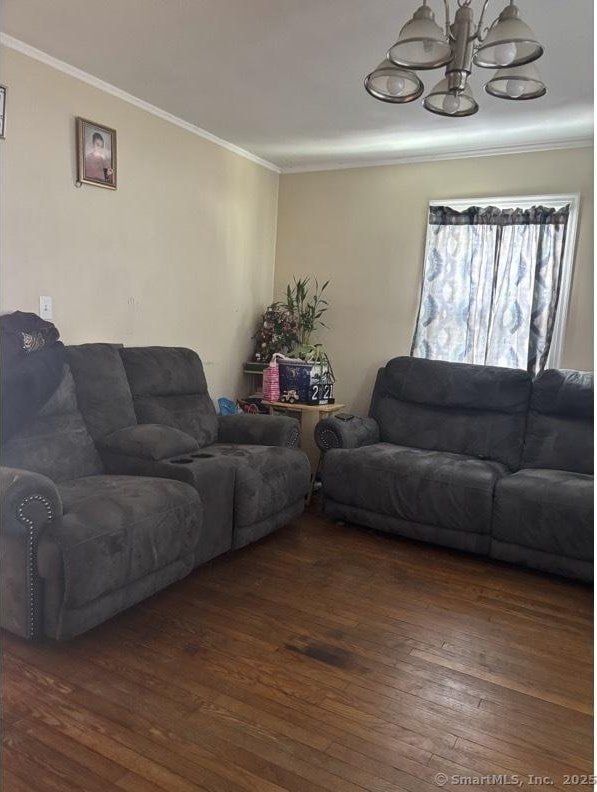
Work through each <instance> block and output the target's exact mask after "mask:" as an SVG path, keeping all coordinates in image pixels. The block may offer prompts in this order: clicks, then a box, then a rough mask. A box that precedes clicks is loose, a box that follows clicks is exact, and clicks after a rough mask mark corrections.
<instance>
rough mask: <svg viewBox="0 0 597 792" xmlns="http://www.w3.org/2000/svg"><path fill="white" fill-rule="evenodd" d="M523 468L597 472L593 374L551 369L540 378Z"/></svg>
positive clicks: (536, 387)
mask: <svg viewBox="0 0 597 792" xmlns="http://www.w3.org/2000/svg"><path fill="white" fill-rule="evenodd" d="M523 467H525V468H550V469H552V470H569V471H572V472H575V473H593V374H591V373H588V372H586V371H565V370H561V371H559V370H556V369H548V370H547V371H544V372H542V373H541V374H539V375H538V377H537V378H536V379H535V381H534V383H533V392H532V396H531V411H530V414H529V420H528V425H527V433H526V438H525V444H524V456H523Z"/></svg>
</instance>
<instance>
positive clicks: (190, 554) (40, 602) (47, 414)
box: [0, 344, 310, 639]
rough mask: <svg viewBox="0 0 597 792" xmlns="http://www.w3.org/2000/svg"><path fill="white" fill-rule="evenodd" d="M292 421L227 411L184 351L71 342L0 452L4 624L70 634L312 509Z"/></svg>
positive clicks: (34, 634)
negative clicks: (33, 408)
mask: <svg viewBox="0 0 597 792" xmlns="http://www.w3.org/2000/svg"><path fill="white" fill-rule="evenodd" d="M298 440H299V431H298V424H297V422H296V421H295V420H293V419H290V418H283V417H270V416H249V415H242V416H230V417H228V418H221V417H218V416H217V415H216V413H215V409H214V407H213V404H212V402H211V399H210V397H209V394H208V392H207V384H206V382H205V377H204V374H203V368H202V366H201V361H200V360H199V358H198V357H197V355H196V354H195V353H194V352H192V351H191V350H188V349H173V348H167V347H148V348H136V349H134V348H131V349H126V350H125V349H119V348H118V347H117V346H114V345H110V344H84V345H81V346H71V347H68V348H67V365H66V366H65V369H64V377H63V381H62V384H61V386H60V388H59V389H58V390H57V391H56V392H55V393H54V395H53V396H52V398H51V399H50V400H49V401H48V403H47V404H46V405H45V406H44V407H43V408H42V410H41V411H40V412H39V413H38V415H37V416H36V417H35V418H34V420H32V421H31V422H30V424H29V425H28V426H27V428H26V430H24V431H22V432H20V433H18V434H17V435H15V436H13V437H11V438H10V440H9V441H8V442H6V443H5V444H4V445H3V446H2V449H1V454H2V463H3V467H1V468H0V498H1V502H2V519H3V525H2V533H1V535H0V563H1V565H2V590H1V610H0V619H1V624H2V626H3V627H5V628H6V629H8V630H10V631H11V632H14V633H16V634H18V635H21V636H24V637H27V638H32V639H39V638H43V637H48V638H52V639H65V638H70V637H73V636H75V635H77V634H79V633H82V632H85V631H86V630H88V629H91V628H92V627H94V626H96V625H97V624H99V623H101V622H103V621H105V620H106V619H108V618H110V617H111V616H113V615H114V614H116V613H118V612H119V611H121V610H123V609H125V608H128V607H130V606H131V605H133V604H135V603H137V602H139V601H140V600H142V599H144V598H145V597H148V596H150V595H151V594H153V593H155V592H156V591H158V590H160V589H162V588H164V587H165V586H167V585H169V584H171V583H173V582H174V581H176V580H179V579H181V578H183V577H184V576H185V575H187V574H189V572H191V571H192V569H193V568H194V567H196V566H197V565H198V564H201V563H203V562H205V561H207V560H209V559H211V558H213V557H215V556H217V555H219V554H221V553H224V552H227V551H228V550H230V549H232V548H238V547H242V546H244V545H246V544H248V543H250V542H253V541H255V540H257V539H259V538H261V537H262V536H265V535H266V534H268V533H270V532H271V531H273V530H275V529H277V528H279V527H281V526H282V525H284V524H286V523H287V522H289V521H290V520H291V519H292V518H293V517H295V516H297V515H298V514H300V513H301V512H302V511H303V509H304V498H305V495H306V493H307V491H308V488H309V475H310V470H309V463H308V460H307V457H306V455H305V454H304V453H303V452H302V451H300V450H299V449H298V448H296V446H297V444H298Z"/></svg>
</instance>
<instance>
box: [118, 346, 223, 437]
mask: <svg viewBox="0 0 597 792" xmlns="http://www.w3.org/2000/svg"><path fill="white" fill-rule="evenodd" d="M120 355H121V358H122V362H123V363H124V368H125V371H126V375H127V378H128V381H129V385H130V388H131V391H132V394H133V403H134V405H135V413H136V416H137V421H138V422H139V423H153V424H165V425H167V426H174V427H175V428H176V429H180V430H181V431H183V432H186V433H187V434H189V435H191V437H194V438H195V440H196V441H197V442H198V443H199V445H200V446H206V445H210V444H211V443H214V442H215V441H216V439H217V436H218V419H217V416H216V411H215V408H214V405H213V403H212V401H211V398H210V396H209V393H208V391H207V382H206V380H205V374H204V373H203V366H202V364H201V360H200V359H199V357H198V355H197V354H196V353H195V352H193V351H192V350H191V349H183V348H179V347H124V348H123V349H121V350H120Z"/></svg>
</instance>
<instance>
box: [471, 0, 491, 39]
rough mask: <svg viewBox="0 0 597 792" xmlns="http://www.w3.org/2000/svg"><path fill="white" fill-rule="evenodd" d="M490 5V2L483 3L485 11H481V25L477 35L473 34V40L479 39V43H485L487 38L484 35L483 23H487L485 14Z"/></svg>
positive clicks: (476, 32)
mask: <svg viewBox="0 0 597 792" xmlns="http://www.w3.org/2000/svg"><path fill="white" fill-rule="evenodd" d="M488 5H489V0H485V2H484V3H483V9H482V10H481V16H480V17H479V24H478V26H477V29H476V31H475V33H474V34H473V38H476V39H479V41H483V39H484V38H485V36H484V35H483V22H484V21H485V14H486V12H487V6H488Z"/></svg>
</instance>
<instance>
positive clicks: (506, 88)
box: [485, 63, 547, 101]
mask: <svg viewBox="0 0 597 792" xmlns="http://www.w3.org/2000/svg"><path fill="white" fill-rule="evenodd" d="M485 90H486V91H487V93H488V94H491V96H497V98H498V99H511V100H513V101H521V100H524V99H538V98H539V97H540V96H545V94H546V93H547V88H546V87H545V83H544V82H543V80H542V79H541V76H540V74H539V69H537V67H536V66H535V64H534V63H527V64H526V65H525V66H517V67H516V68H514V69H498V71H496V73H495V74H494V76H493V77H492V78H491V80H490V81H489V82H488V83H487V85H486V86H485Z"/></svg>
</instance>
